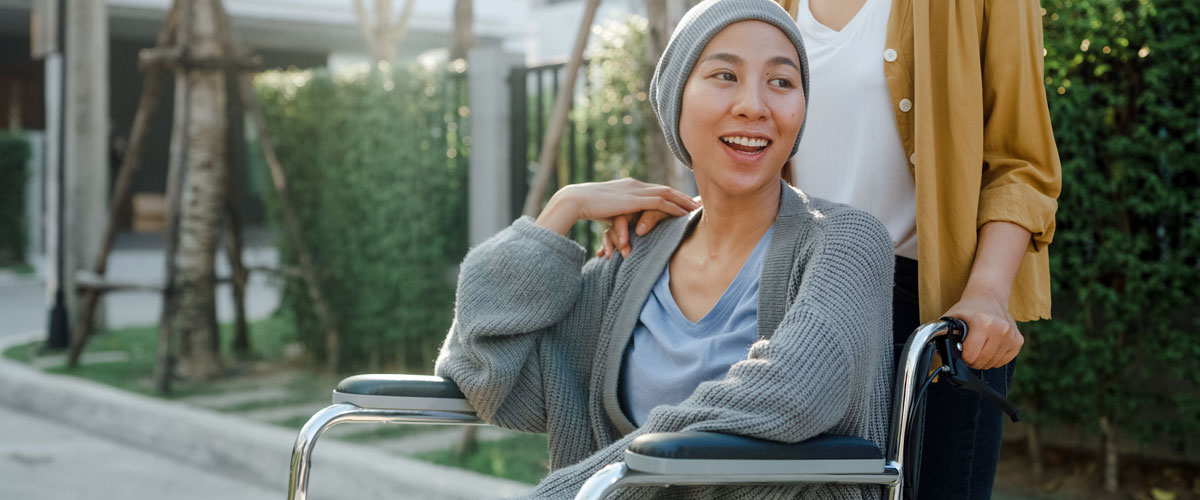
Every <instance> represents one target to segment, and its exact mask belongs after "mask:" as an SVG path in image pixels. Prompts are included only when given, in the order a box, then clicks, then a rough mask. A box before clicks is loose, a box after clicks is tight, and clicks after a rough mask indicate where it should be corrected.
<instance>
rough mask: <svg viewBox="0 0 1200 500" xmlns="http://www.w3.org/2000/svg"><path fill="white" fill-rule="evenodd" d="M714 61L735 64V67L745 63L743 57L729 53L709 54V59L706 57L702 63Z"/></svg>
mask: <svg viewBox="0 0 1200 500" xmlns="http://www.w3.org/2000/svg"><path fill="white" fill-rule="evenodd" d="M712 59H719V60H721V61H725V62H727V63H729V64H734V65H739V64H742V63H743V62H744V61H743V60H742V58H741V57H738V56H736V55H734V54H730V53H728V52H717V53H715V54H709V55H708V57H705V58H704V59H703V60H702V61H701V62H704V61H709V60H712Z"/></svg>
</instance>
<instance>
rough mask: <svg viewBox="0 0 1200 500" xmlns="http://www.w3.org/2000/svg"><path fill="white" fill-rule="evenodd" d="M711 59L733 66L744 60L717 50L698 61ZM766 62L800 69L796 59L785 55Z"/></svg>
mask: <svg viewBox="0 0 1200 500" xmlns="http://www.w3.org/2000/svg"><path fill="white" fill-rule="evenodd" d="M712 59H717V60H720V61H725V62H727V63H729V64H733V65H735V66H737V65H741V64H742V63H744V62H745V60H743V59H742V58H741V57H739V56H737V55H736V54H730V53H728V52H717V53H715V54H709V55H708V56H707V57H705V58H704V59H702V60H701V61H700V62H704V61H709V60H712ZM767 64H770V65H772V66H791V67H793V68H796V71H799V70H800V66H799V65H797V64H796V61H795V60H793V59H792V58H790V57H787V56H775V57H772V58H771V59H769V60H767Z"/></svg>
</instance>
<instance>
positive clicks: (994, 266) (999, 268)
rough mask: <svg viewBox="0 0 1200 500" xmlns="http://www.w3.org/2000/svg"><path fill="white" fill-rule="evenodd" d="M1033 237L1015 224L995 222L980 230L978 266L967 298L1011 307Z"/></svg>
mask: <svg viewBox="0 0 1200 500" xmlns="http://www.w3.org/2000/svg"><path fill="white" fill-rule="evenodd" d="M1030 237H1031V233H1030V232H1029V231H1027V230H1026V229H1025V228H1023V227H1021V226H1018V225H1016V224H1013V223H1011V222H1005V221H992V222H988V223H986V224H984V225H983V227H981V228H979V243H978V246H977V247H976V250H975V263H974V264H972V265H971V274H970V277H969V278H968V279H967V287H966V289H964V290H963V297H968V296H972V297H982V296H987V297H991V298H994V299H996V300H998V301H1000V302H1001V303H1002V304H1005V305H1007V304H1008V298H1009V295H1010V294H1011V292H1012V285H1013V280H1014V279H1016V276H1017V270H1018V268H1020V266H1021V258H1022V256H1023V255H1024V254H1025V250H1026V249H1027V248H1028V247H1029V238H1030Z"/></svg>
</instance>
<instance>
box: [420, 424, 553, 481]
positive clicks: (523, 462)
mask: <svg viewBox="0 0 1200 500" xmlns="http://www.w3.org/2000/svg"><path fill="white" fill-rule="evenodd" d="M546 450H547V445H546V436H545V435H544V434H517V435H515V436H512V437H507V438H504V439H500V440H498V441H480V442H479V443H478V444H477V445H476V448H475V449H474V450H472V451H471V452H469V453H466V454H463V455H459V454H458V453H455V452H454V451H453V450H438V451H431V452H426V453H421V454H418V455H417V457H418V458H420V459H422V460H428V461H430V462H433V463H435V464H442V465H450V466H454V467H461V468H463V469H467V470H471V471H475V472H479V473H481V474H487V475H490V476H497V477H502V478H505V479H511V480H513V481H521V482H523V483H529V484H537V482H539V481H541V480H542V478H544V477H546V473H547V471H548V468H549V459H548V453H547V451H546Z"/></svg>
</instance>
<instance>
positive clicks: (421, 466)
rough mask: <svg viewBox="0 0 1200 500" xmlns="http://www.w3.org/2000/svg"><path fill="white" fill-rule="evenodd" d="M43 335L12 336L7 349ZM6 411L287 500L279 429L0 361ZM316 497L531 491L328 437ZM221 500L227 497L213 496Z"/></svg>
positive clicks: (288, 440) (286, 436)
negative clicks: (241, 483)
mask: <svg viewBox="0 0 1200 500" xmlns="http://www.w3.org/2000/svg"><path fill="white" fill-rule="evenodd" d="M38 338H40V337H28V336H17V335H14V336H9V337H7V338H2V339H0V350H3V349H6V348H7V347H9V346H12V345H15V344H18V343H23V342H28V341H31V340H37V339H38ZM0 406H3V407H7V408H9V409H19V410H20V411H21V412H24V413H26V414H28V415H31V416H33V417H35V418H39V419H46V420H49V421H52V422H58V423H62V424H66V425H68V426H70V427H73V428H75V429H77V430H79V431H81V432H83V433H85V434H87V435H89V436H94V437H100V438H104V439H107V440H110V441H114V442H116V443H121V444H124V445H127V446H131V447H135V448H141V449H145V450H149V451H152V452H153V453H156V454H158V455H161V456H163V457H165V458H168V459H171V460H173V461H175V462H178V463H180V464H184V465H188V466H192V467H195V468H198V469H201V470H203V471H206V473H211V474H216V475H218V476H220V477H223V478H227V479H230V480H235V481H241V482H244V483H247V484H251V485H255V487H257V488H261V489H263V490H265V491H269V492H275V493H277V495H278V496H277V498H282V497H283V496H284V495H285V492H286V491H287V478H288V467H289V463H290V459H291V448H292V444H293V442H294V441H295V438H296V434H295V433H294V432H292V431H289V430H285V429H282V428H279V427H276V426H272V425H267V424H262V423H258V422H252V421H248V420H245V419H242V418H238V417H234V416H230V415H226V414H221V413H217V412H214V411H209V410H204V409H200V408H194V407H191V406H188V405H185V404H183V403H176V402H171V401H164V400H160V399H156V398H151V397H147V396H141V395H138V394H131V393H127V392H124V391H121V390H118V389H114V388H112V387H108V386H105V385H101V384H97V383H94V382H90V381H87V380H81V379H77V378H73V377H66V376H58V375H51V374H46V373H43V372H40V371H37V370H35V369H33V368H31V367H29V366H26V365H24V364H21V363H17V362H13V361H10V360H6V359H0ZM313 462H314V463H313V469H312V476H311V485H312V487H311V488H310V490H309V493H310V495H311V497H312V498H314V499H317V498H389V499H393V498H401V499H438V500H440V499H458V498H466V499H476V498H496V497H504V496H514V495H518V494H521V493H523V492H525V491H528V490H529V489H530V486H529V485H525V484H521V483H517V482H513V481H506V480H502V479H497V478H492V477H488V476H483V475H480V474H475V473H472V472H468V471H464V470H461V469H456V468H451V467H444V466H439V465H434V464H430V463H427V462H422V461H418V460H415V459H409V458H405V457H400V456H395V455H392V454H388V453H386V452H383V451H379V450H376V449H373V448H370V447H367V446H364V445H357V444H350V443H344V442H338V441H335V440H329V439H325V440H322V441H321V442H320V444H319V445H318V446H317V448H316V452H315V453H314V457H313ZM213 493H214V498H217V497H220V495H217V493H218V492H213Z"/></svg>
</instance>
